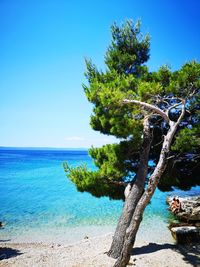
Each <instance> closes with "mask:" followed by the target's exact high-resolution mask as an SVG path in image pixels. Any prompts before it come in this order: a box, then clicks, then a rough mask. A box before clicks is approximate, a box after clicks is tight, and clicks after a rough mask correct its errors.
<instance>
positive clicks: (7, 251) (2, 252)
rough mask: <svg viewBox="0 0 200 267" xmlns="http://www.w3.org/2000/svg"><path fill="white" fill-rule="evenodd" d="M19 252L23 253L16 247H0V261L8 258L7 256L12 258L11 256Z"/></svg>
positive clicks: (17, 254) (15, 255)
mask: <svg viewBox="0 0 200 267" xmlns="http://www.w3.org/2000/svg"><path fill="white" fill-rule="evenodd" d="M21 254H23V253H21V252H20V251H19V250H17V249H13V248H8V247H1V248H0V261H1V260H5V259H9V258H13V257H17V256H19V255H21Z"/></svg>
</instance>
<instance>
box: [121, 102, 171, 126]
mask: <svg viewBox="0 0 200 267" xmlns="http://www.w3.org/2000/svg"><path fill="white" fill-rule="evenodd" d="M122 102H123V103H133V104H137V105H140V106H142V107H144V108H145V109H146V110H151V111H153V112H155V113H157V114H158V115H160V116H161V117H162V118H163V119H164V120H165V121H166V122H169V117H168V116H167V114H166V113H165V112H164V111H162V109H160V108H158V107H156V106H154V105H151V104H148V103H146V102H142V101H138V100H129V99H124V100H123V101H122Z"/></svg>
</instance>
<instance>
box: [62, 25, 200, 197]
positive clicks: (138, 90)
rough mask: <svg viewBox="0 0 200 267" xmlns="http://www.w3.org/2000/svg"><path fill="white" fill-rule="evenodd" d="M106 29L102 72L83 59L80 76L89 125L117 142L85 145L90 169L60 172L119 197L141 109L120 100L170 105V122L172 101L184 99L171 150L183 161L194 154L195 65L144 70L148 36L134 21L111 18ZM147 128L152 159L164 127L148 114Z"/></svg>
mask: <svg viewBox="0 0 200 267" xmlns="http://www.w3.org/2000/svg"><path fill="white" fill-rule="evenodd" d="M111 33H112V41H111V44H110V46H109V47H108V50H107V52H106V54H105V66H106V68H105V71H104V72H103V71H101V70H98V68H97V67H96V66H95V65H94V64H93V63H92V61H91V60H88V59H87V60H86V71H85V76H86V78H87V81H88V83H87V84H85V85H83V88H84V91H85V95H86V97H87V99H88V101H89V102H91V103H92V104H93V113H92V115H91V120H90V125H91V127H92V128H93V129H94V130H96V131H99V132H100V133H102V134H106V135H113V136H115V137H117V138H119V143H118V144H112V145H105V146H103V147H101V148H91V149H90V150H89V154H90V156H91V157H92V158H93V160H94V163H95V166H96V170H95V171H92V170H88V169H87V166H85V165H83V166H80V167H77V168H71V167H69V166H68V164H67V163H65V171H66V173H67V175H68V177H69V178H70V179H71V180H72V181H73V182H74V183H75V185H76V186H77V189H78V190H79V191H81V192H83V191H87V192H90V193H91V194H93V195H95V196H98V197H100V196H109V197H111V198H116V199H117V198H122V195H123V194H122V192H123V189H124V187H123V186H119V184H120V183H123V182H126V181H131V180H134V176H135V172H136V171H137V166H138V162H139V151H140V148H141V143H142V137H143V134H142V131H143V126H142V125H143V118H144V116H145V115H146V114H147V111H145V110H144V109H143V108H141V107H140V106H138V105H126V104H123V103H122V101H123V100H124V99H134V100H139V101H143V102H147V103H150V104H153V105H156V106H157V107H159V108H161V109H162V110H164V111H166V110H167V109H168V108H169V106H175V108H172V109H171V110H170V111H169V115H170V118H171V119H172V120H175V121H176V119H177V117H178V116H179V114H180V112H181V104H180V105H179V104H178V103H180V102H181V101H182V99H183V98H184V99H187V102H186V107H187V111H186V115H185V117H184V120H183V122H182V123H181V124H180V127H179V129H178V134H177V136H176V138H175V141H174V144H173V146H172V152H171V154H172V155H173V156H174V158H176V159H177V157H179V156H180V155H181V156H182V155H184V156H185V158H186V160H187V161H188V158H187V153H190V155H191V153H193V154H194V155H195V157H196V156H197V155H198V154H200V127H199V122H200V64H199V63H198V62H195V61H191V62H188V63H186V64H185V65H183V66H182V68H181V69H180V70H177V71H174V72H173V71H171V69H170V68H169V67H168V66H162V67H161V68H160V69H159V70H158V71H157V72H150V71H149V70H148V67H147V66H146V65H145V63H146V62H147V60H148V59H149V56H150V38H149V35H143V34H142V33H141V30H140V21H138V22H136V23H135V24H134V23H133V22H132V21H131V20H128V21H126V22H125V23H124V24H122V26H118V25H117V24H116V23H115V24H114V25H113V26H112V27H111ZM148 114H149V115H151V113H149V112H148ZM151 127H152V128H153V131H154V138H153V142H152V148H151V151H150V158H151V159H152V160H154V162H155V163H156V162H157V160H158V158H159V153H160V147H161V146H160V144H161V142H162V136H163V134H165V132H166V130H167V127H168V126H167V125H166V123H164V122H163V119H162V118H161V117H159V116H158V115H155V114H154V116H151ZM197 157H198V156H197ZM168 174H169V173H168ZM168 174H167V173H166V176H169V175H168ZM175 181H176V179H175V178H174V177H173V179H171V180H170V179H167V180H166V179H164V178H163V180H161V183H160V188H162V187H163V188H164V187H165V184H167V187H168V188H169V187H170V186H171V185H173V184H175V185H177V183H176V182H175Z"/></svg>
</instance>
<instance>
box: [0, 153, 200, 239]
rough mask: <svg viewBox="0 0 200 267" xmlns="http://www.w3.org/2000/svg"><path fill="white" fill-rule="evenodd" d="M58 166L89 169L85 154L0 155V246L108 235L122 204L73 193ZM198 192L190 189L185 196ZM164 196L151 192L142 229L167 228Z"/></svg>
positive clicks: (87, 157)
mask: <svg viewBox="0 0 200 267" xmlns="http://www.w3.org/2000/svg"><path fill="white" fill-rule="evenodd" d="M63 161H67V162H68V163H69V164H70V165H71V166H77V165H80V164H81V163H86V164H87V165H88V167H89V168H91V169H93V168H94V165H93V163H92V160H91V158H90V157H89V156H88V153H87V151H86V150H85V151H78V150H73V151H70V150H31V149H26V150H23V149H0V203H1V208H0V221H2V222H3V223H4V224H5V225H4V228H3V229H1V230H0V239H1V240H10V241H14V242H15V241H16V242H24V241H48V242H49V241H51V242H54V241H55V242H56V241H57V242H58V241H59V242H61V241H64V242H72V241H77V240H79V239H81V238H83V237H84V235H91V236H92V235H97V234H102V233H105V232H108V231H110V230H113V229H114V227H115V225H116V223H117V219H118V217H119V215H120V211H121V208H122V202H121V201H113V200H109V198H107V197H102V198H95V197H93V196H91V195H90V194H89V193H80V192H78V191H77V190H76V187H75V186H74V184H73V183H72V182H70V181H69V180H68V179H67V177H66V175H65V173H64V170H63V167H62V163H63ZM199 191H200V190H199V188H198V187H196V188H193V189H192V191H190V193H197V192H199ZM173 193H174V192H173ZM177 193H181V192H180V191H177V192H175V193H174V194H177ZM169 194H171V193H161V192H160V191H159V190H157V191H156V194H155V196H154V199H153V200H152V202H151V204H150V205H149V206H148V207H147V210H146V212H145V216H144V220H143V225H144V227H147V228H148V227H149V225H151V226H155V223H152V222H159V224H161V225H166V224H167V222H168V221H169V219H170V216H171V215H170V214H169V212H168V211H167V206H166V203H165V200H166V196H167V195H169ZM155 227H156V226H155Z"/></svg>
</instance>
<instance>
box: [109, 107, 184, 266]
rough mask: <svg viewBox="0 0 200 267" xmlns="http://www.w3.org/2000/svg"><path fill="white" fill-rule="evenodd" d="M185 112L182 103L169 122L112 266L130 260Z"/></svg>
mask: <svg viewBox="0 0 200 267" xmlns="http://www.w3.org/2000/svg"><path fill="white" fill-rule="evenodd" d="M184 114H185V108H184V105H183V108H182V112H181V115H180V117H179V119H178V121H177V122H173V121H170V122H169V126H170V128H169V130H168V132H167V134H166V136H165V138H164V141H163V145H162V149H161V153H160V158H159V161H158V164H157V166H156V168H155V170H154V172H153V173H152V175H151V176H150V178H149V182H148V186H147V188H146V190H145V192H144V194H143V195H142V197H141V198H140V200H139V202H138V204H137V207H136V208H135V212H134V214H133V216H132V219H131V222H130V225H129V227H128V228H127V231H126V236H125V240H124V244H123V248H122V251H121V254H120V257H119V258H118V259H117V261H116V263H115V265H114V267H126V266H127V264H128V262H129V260H130V255H131V250H132V247H133V245H134V242H135V237H136V234H137V231H138V229H139V226H140V223H141V220H142V216H143V213H144V210H145V208H146V206H147V205H148V203H149V201H150V200H151V198H152V196H153V194H154V192H155V189H156V187H157V185H158V182H159V180H160V178H161V176H162V174H163V173H164V171H165V169H166V167H167V155H168V153H169V150H170V146H171V143H172V140H173V137H174V135H175V133H176V130H177V127H178V125H179V124H180V121H181V119H182V118H183V116H184Z"/></svg>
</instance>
